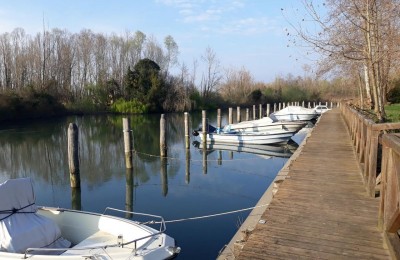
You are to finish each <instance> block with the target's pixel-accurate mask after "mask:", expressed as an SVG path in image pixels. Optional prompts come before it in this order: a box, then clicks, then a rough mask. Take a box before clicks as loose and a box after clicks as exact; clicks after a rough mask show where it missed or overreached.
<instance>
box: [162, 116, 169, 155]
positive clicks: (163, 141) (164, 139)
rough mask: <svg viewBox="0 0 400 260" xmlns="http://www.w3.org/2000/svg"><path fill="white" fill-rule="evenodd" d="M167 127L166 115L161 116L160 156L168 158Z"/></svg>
mask: <svg viewBox="0 0 400 260" xmlns="http://www.w3.org/2000/svg"><path fill="white" fill-rule="evenodd" d="M166 131H167V126H166V122H165V116H164V114H161V118H160V156H161V157H166V156H167V138H166Z"/></svg>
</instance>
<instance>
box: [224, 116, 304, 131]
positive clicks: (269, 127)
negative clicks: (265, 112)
mask: <svg viewBox="0 0 400 260" xmlns="http://www.w3.org/2000/svg"><path fill="white" fill-rule="evenodd" d="M306 125H307V123H306V122H270V121H267V120H264V119H263V118H262V119H258V120H252V121H244V122H240V123H237V124H230V125H228V126H226V127H224V129H230V130H231V131H240V132H267V131H277V130H287V131H289V132H294V133H296V132H298V131H300V129H302V128H303V127H304V126H306Z"/></svg>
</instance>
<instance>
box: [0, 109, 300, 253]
mask: <svg viewBox="0 0 400 260" xmlns="http://www.w3.org/2000/svg"><path fill="white" fill-rule="evenodd" d="M130 118H131V125H132V129H133V135H134V147H135V151H136V154H135V156H134V169H133V170H132V171H129V170H128V171H127V170H126V169H125V161H124V149H123V136H122V117H120V116H110V115H102V116H84V117H66V118H60V119H52V120H46V121H35V122H30V123H23V124H13V125H2V126H0V149H1V150H0V151H1V152H0V181H1V182H2V181H4V180H6V179H9V178H17V177H31V178H32V179H33V183H34V189H35V192H36V202H37V204H38V205H46V206H55V207H63V208H75V209H79V208H80V209H82V210H86V211H94V212H103V210H104V209H105V208H106V207H107V206H109V207H114V208H118V209H129V210H133V211H137V212H144V213H149V214H155V215H161V216H163V217H164V219H165V220H166V221H168V220H175V219H181V218H190V217H198V216H206V215H210V214H216V213H222V212H227V211H233V210H238V209H242V208H248V207H252V206H254V205H255V204H256V203H257V201H258V200H259V198H260V197H261V195H262V194H263V193H264V191H265V190H266V189H267V187H268V186H269V185H270V183H271V181H272V180H273V179H274V177H275V175H276V174H277V173H278V171H279V170H280V169H281V168H282V166H283V165H284V164H285V162H286V160H287V158H285V157H269V156H265V155H255V154H251V153H244V152H236V151H226V150H207V151H205V150H201V149H198V148H196V147H195V146H194V145H191V147H190V151H189V152H186V150H185V145H184V130H183V128H184V127H183V125H184V120H183V114H167V115H166V118H167V131H168V137H167V142H168V159H167V160H166V164H164V163H162V162H161V160H160V158H159V157H158V154H159V125H160V115H145V116H142V115H140V116H131V117H130ZM209 120H210V123H212V124H214V125H215V122H216V115H215V114H211V115H209ZM71 122H75V123H76V124H77V125H78V127H79V134H80V137H79V142H80V172H81V186H82V187H81V193H80V194H79V193H76V192H74V191H71V189H70V187H69V173H68V161H67V128H68V124H69V123H71ZM225 122H226V118H224V119H223V123H225ZM200 124H201V115H200V114H192V115H191V125H192V128H196V129H197V128H198V126H199V125H200ZM195 140H196V139H195V138H194V137H191V141H195ZM292 149H293V148H292ZM285 152H286V155H287V153H289V155H290V151H285ZM188 156H189V157H188ZM187 158H190V160H187ZM248 214H249V211H245V212H241V213H235V214H230V215H225V216H219V217H213V218H204V219H200V220H190V221H183V222H176V223H167V232H166V233H167V234H168V235H170V236H172V237H173V238H175V239H176V241H177V242H178V244H179V246H180V247H181V248H182V252H181V254H180V255H179V256H178V259H215V258H216V257H217V256H218V252H219V251H220V250H221V249H222V248H223V246H224V245H225V244H227V243H228V242H229V241H230V239H231V238H232V236H233V235H234V234H235V232H236V230H237V229H238V227H239V224H240V223H241V222H243V220H244V219H245V218H246V217H247V215H248Z"/></svg>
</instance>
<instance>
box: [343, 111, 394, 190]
mask: <svg viewBox="0 0 400 260" xmlns="http://www.w3.org/2000/svg"><path fill="white" fill-rule="evenodd" d="M340 108H341V111H342V115H343V118H344V119H345V122H346V124H347V127H348V129H349V132H350V135H351V138H352V140H353V144H354V147H355V151H356V152H357V157H358V161H359V163H360V166H361V169H362V173H363V177H364V184H365V186H366V189H367V192H368V194H369V195H370V196H372V197H375V196H376V193H378V192H379V191H380V190H379V187H377V184H379V182H380V179H381V174H380V170H379V166H381V156H379V155H380V154H381V144H380V138H381V137H382V134H384V133H386V132H387V131H388V130H394V129H400V123H382V124H376V123H374V122H373V121H372V120H371V119H368V118H366V117H365V116H364V115H362V114H360V113H359V112H357V110H355V109H354V108H352V107H350V106H349V105H347V104H344V105H341V106H340Z"/></svg>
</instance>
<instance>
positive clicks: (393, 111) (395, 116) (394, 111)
mask: <svg viewBox="0 0 400 260" xmlns="http://www.w3.org/2000/svg"><path fill="white" fill-rule="evenodd" d="M385 112H386V116H387V120H388V121H389V122H393V123H394V122H400V104H391V105H387V106H385Z"/></svg>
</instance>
